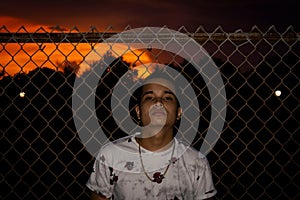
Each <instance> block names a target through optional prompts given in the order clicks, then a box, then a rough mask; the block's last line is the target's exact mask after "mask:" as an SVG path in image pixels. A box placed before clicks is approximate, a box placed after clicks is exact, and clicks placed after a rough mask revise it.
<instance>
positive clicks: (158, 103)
mask: <svg viewBox="0 0 300 200" xmlns="http://www.w3.org/2000/svg"><path fill="white" fill-rule="evenodd" d="M154 105H156V106H162V105H163V99H162V98H161V97H156V98H155V102H154Z"/></svg>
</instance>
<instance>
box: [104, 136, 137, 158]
mask: <svg viewBox="0 0 300 200" xmlns="http://www.w3.org/2000/svg"><path fill="white" fill-rule="evenodd" d="M135 146H136V145H135V144H134V141H133V136H126V137H123V138H120V139H117V140H114V141H110V142H108V143H106V144H105V145H103V146H102V148H101V149H100V153H101V154H115V153H117V152H119V151H122V150H126V151H130V150H131V151H136V150H135V149H136V147H135Z"/></svg>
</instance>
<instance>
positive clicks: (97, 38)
mask: <svg viewBox="0 0 300 200" xmlns="http://www.w3.org/2000/svg"><path fill="white" fill-rule="evenodd" d="M118 33H120V32H110V33H102V32H98V33H90V32H82V33H0V42H1V43H53V42H58V43H100V42H103V41H105V40H107V39H108V38H110V37H112V36H114V35H116V34H118ZM185 35H187V36H189V37H191V38H193V39H194V40H196V41H197V42H205V41H207V40H212V41H224V40H227V39H230V40H232V41H247V40H251V41H257V40H262V39H266V40H268V41H274V40H275V41H278V40H280V39H282V40H285V41H300V33H295V32H287V33H284V34H279V33H275V32H274V33H259V32H257V33H189V34H185ZM123 36H125V38H128V39H129V40H132V39H133V38H136V36H134V35H130V34H128V35H123ZM153 36H154V35H153V34H152V35H151V34H143V35H139V38H141V37H144V38H148V39H150V38H151V37H153ZM155 37H159V38H163V39H169V38H171V37H173V36H171V35H168V34H159V35H155ZM176 37H177V36H176ZM179 39H180V36H179ZM122 42H126V39H125V40H124V38H122V40H120V43H122Z"/></svg>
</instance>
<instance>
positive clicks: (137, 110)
mask: <svg viewBox="0 0 300 200" xmlns="http://www.w3.org/2000/svg"><path fill="white" fill-rule="evenodd" d="M135 113H136V116H137V118H138V120H140V119H141V115H140V107H139V106H138V105H137V106H135Z"/></svg>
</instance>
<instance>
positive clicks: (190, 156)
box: [178, 142, 207, 165]
mask: <svg viewBox="0 0 300 200" xmlns="http://www.w3.org/2000/svg"><path fill="white" fill-rule="evenodd" d="M178 146H179V148H180V149H181V151H184V152H183V153H182V157H183V158H184V159H185V161H188V162H192V163H195V162H196V163H198V164H200V165H206V164H207V158H206V156H205V155H204V154H202V153H201V152H200V151H198V150H197V149H195V148H194V147H191V146H189V145H186V144H184V143H182V142H178Z"/></svg>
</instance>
